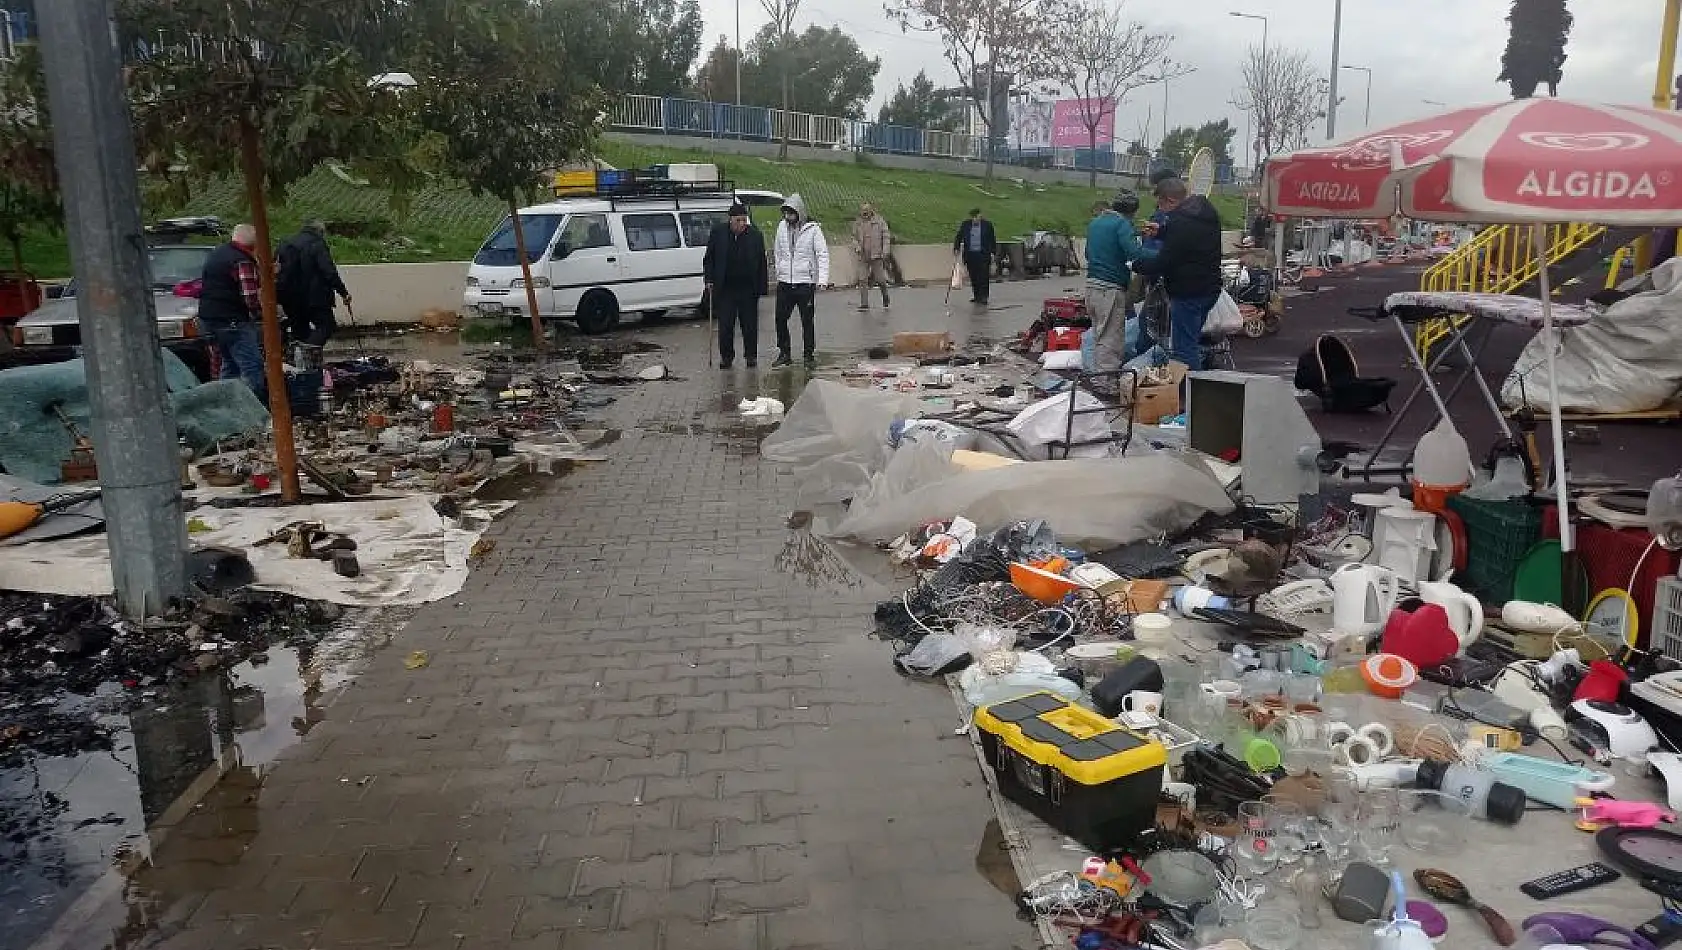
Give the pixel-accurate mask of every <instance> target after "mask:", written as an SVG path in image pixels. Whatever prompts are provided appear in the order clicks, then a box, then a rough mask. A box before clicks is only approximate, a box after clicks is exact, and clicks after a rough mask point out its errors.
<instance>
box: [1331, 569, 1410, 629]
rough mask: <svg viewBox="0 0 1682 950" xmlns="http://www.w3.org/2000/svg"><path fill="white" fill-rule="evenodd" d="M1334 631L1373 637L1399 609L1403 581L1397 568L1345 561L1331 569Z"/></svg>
mask: <svg viewBox="0 0 1682 950" xmlns="http://www.w3.org/2000/svg"><path fill="white" fill-rule="evenodd" d="M1331 583H1332V630H1333V631H1335V632H1337V633H1342V634H1358V635H1361V636H1371V635H1373V634H1375V633H1377V632H1378V631H1380V630H1382V629H1384V624H1385V621H1387V620H1389V619H1390V611H1392V610H1394V609H1395V608H1396V600H1397V598H1398V597H1399V596H1400V594H1401V583H1400V582H1399V581H1398V580H1397V578H1396V574H1395V572H1394V571H1391V570H1389V569H1388V568H1383V567H1378V566H1376V565H1373V564H1345V565H1343V566H1342V567H1340V568H1338V569H1337V570H1336V571H1333V572H1332V577H1331Z"/></svg>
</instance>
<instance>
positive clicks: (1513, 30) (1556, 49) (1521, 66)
mask: <svg viewBox="0 0 1682 950" xmlns="http://www.w3.org/2000/svg"><path fill="white" fill-rule="evenodd" d="M1571 22H1572V17H1571V12H1570V11H1569V10H1567V9H1566V8H1565V0H1513V6H1512V10H1511V11H1510V12H1509V13H1508V14H1507V23H1508V24H1509V26H1510V32H1509V33H1508V35H1507V50H1506V52H1504V53H1502V54H1501V75H1500V76H1497V77H1496V79H1495V81H1496V82H1504V83H1506V84H1507V85H1508V86H1509V87H1510V88H1511V89H1512V91H1513V98H1514V99H1528V98H1530V97H1531V96H1533V95H1535V94H1536V87H1537V86H1540V85H1541V84H1542V83H1547V84H1548V95H1550V96H1557V95H1559V81H1560V79H1561V78H1562V77H1563V75H1564V69H1565V40H1566V38H1567V37H1568V36H1570V35H1571Z"/></svg>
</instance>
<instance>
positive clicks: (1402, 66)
mask: <svg viewBox="0 0 1682 950" xmlns="http://www.w3.org/2000/svg"><path fill="white" fill-rule="evenodd" d="M1508 6H1509V4H1508V0H1344V4H1343V49H1342V61H1343V63H1345V64H1346V65H1355V66H1368V67H1371V68H1372V70H1373V78H1372V125H1373V126H1374V127H1380V126H1384V125H1389V124H1394V123H1396V122H1400V121H1403V120H1406V119H1409V118H1412V117H1414V116H1418V115H1422V114H1424V113H1427V112H1431V111H1434V110H1437V109H1438V107H1437V106H1433V105H1429V104H1427V103H1426V102H1425V101H1424V100H1428V99H1429V100H1436V101H1438V102H1445V103H1448V104H1450V105H1469V104H1473V103H1479V102H1490V101H1495V100H1498V99H1504V98H1506V97H1507V92H1506V87H1505V86H1502V85H1497V84H1496V83H1495V81H1494V80H1495V77H1496V75H1498V74H1499V73H1500V58H1501V50H1502V48H1503V47H1504V45H1505V43H1506V36H1507V24H1506V20H1505V17H1506V13H1507V8H1508ZM1570 6H1571V12H1572V13H1573V14H1574V15H1575V16H1576V20H1577V22H1576V26H1575V28H1574V29H1573V30H1572V33H1571V41H1570V44H1569V46H1567V48H1566V52H1567V54H1568V55H1569V57H1570V58H1569V60H1568V61H1567V62H1566V64H1565V81H1564V82H1563V83H1562V84H1561V87H1560V94H1561V95H1562V96H1567V97H1570V98H1574V99H1587V100H1595V101H1605V102H1627V103H1639V104H1642V105H1648V104H1650V103H1651V101H1652V90H1653V79H1654V72H1655V70H1656V69H1657V62H1658V51H1659V50H1658V47H1659V41H1658V34H1659V21H1660V19H1661V16H1662V13H1663V8H1664V2H1663V0H1572V2H1571V5H1570ZM1123 7H1124V9H1125V10H1127V12H1128V14H1129V15H1130V16H1131V17H1132V18H1133V19H1136V20H1139V21H1141V22H1143V23H1145V24H1146V25H1147V26H1149V27H1151V28H1152V29H1156V30H1165V31H1168V32H1171V33H1173V34H1174V36H1175V43H1174V54H1173V55H1174V58H1175V59H1176V60H1178V61H1181V62H1184V63H1186V64H1187V65H1189V66H1192V67H1194V68H1195V70H1196V71H1195V72H1193V73H1191V74H1190V75H1188V76H1185V77H1183V78H1180V79H1177V80H1174V82H1173V83H1171V84H1170V88H1169V90H1168V108H1167V115H1168V122H1169V124H1170V125H1193V124H1197V123H1199V122H1204V121H1208V120H1210V119H1218V118H1221V117H1223V116H1224V117H1227V118H1230V119H1231V120H1232V121H1233V123H1234V124H1235V125H1237V126H1238V128H1239V130H1240V133H1239V134H1240V137H1241V138H1242V137H1243V136H1244V135H1245V134H1246V133H1245V126H1244V117H1243V115H1242V114H1241V113H1240V112H1239V110H1237V109H1236V108H1234V107H1233V106H1232V105H1231V100H1232V98H1233V90H1234V88H1235V87H1236V86H1237V85H1238V83H1239V62H1240V60H1241V59H1242V58H1243V55H1244V51H1245V49H1246V47H1248V46H1249V45H1251V44H1257V43H1260V42H1261V34H1262V24H1261V23H1259V22H1257V21H1255V20H1244V19H1238V18H1235V17H1233V16H1231V15H1230V14H1231V11H1234V10H1237V11H1242V12H1245V13H1254V14H1258V15H1262V16H1266V17H1267V18H1268V24H1267V26H1268V43H1269V44H1271V45H1272V46H1274V47H1275V48H1282V47H1293V48H1297V49H1303V50H1307V51H1309V52H1310V53H1311V54H1312V56H1313V57H1314V60H1315V61H1316V62H1318V63H1321V64H1322V65H1321V66H1320V69H1321V70H1322V71H1326V70H1328V69H1329V68H1330V65H1331V44H1332V8H1333V0H1124V2H1123ZM701 10H702V13H703V15H704V16H705V17H706V21H707V32H706V39H705V42H704V44H703V50H704V49H708V48H711V46H712V44H713V43H714V42H715V41H716V40H717V38H718V36H719V35H720V34H726V35H729V36H730V37H731V39H732V41H734V35H735V28H736V19H735V18H736V10H737V3H736V0H701ZM740 10H741V25H742V35H743V36H744V37H748V36H751V35H752V34H753V32H754V31H755V30H757V29H758V28H759V27H760V25H761V24H763V23H764V22H765V20H766V17H765V14H764V11H763V10H762V9H761V8H760V5H759V0H741V3H740ZM814 23H815V24H818V25H820V26H825V27H829V26H838V27H840V28H841V29H843V30H845V31H847V32H848V33H851V34H852V35H853V38H854V39H856V40H857V41H858V43H859V45H860V46H863V47H864V48H865V50H866V51H867V52H869V53H870V54H872V55H875V56H879V57H881V59H882V71H881V73H880V74H879V75H878V76H877V79H876V97H875V100H874V101H873V102H872V103H871V106H870V110H869V111H870V113H871V114H872V115H874V114H875V111H876V107H877V105H878V104H880V103H881V102H882V100H883V99H884V98H886V96H887V95H889V94H891V93H892V92H893V90H894V88H895V86H896V85H898V84H899V83H901V82H905V81H907V80H909V79H910V77H912V76H914V75H916V73H917V71H918V70H919V69H926V70H928V73H929V76H930V77H931V78H933V79H934V80H935V82H936V83H937V84H940V85H952V84H955V83H956V81H957V76H956V74H955V73H954V72H953V70H952V67H951V66H950V65H949V64H948V63H947V62H946V61H945V57H944V55H943V54H942V50H941V46H940V43H939V41H938V39H936V38H935V37H933V36H930V35H926V34H920V33H911V34H908V35H902V34H901V33H900V31H899V29H898V27H896V26H894V25H893V24H892V23H890V22H889V21H888V20H887V18H886V16H885V15H884V14H883V12H882V7H881V4H880V2H879V0H805V3H803V4H802V5H801V9H800V17H799V19H798V21H797V25H798V26H799V27H800V28H802V29H804V27H805V26H806V25H807V24H814ZM1339 81H1340V83H1341V87H1340V89H1339V95H1340V97H1341V98H1342V99H1343V105H1342V106H1341V107H1340V109H1339V113H1338V118H1339V122H1338V138H1340V139H1341V138H1344V137H1346V136H1350V135H1354V134H1357V133H1358V132H1359V131H1360V130H1361V127H1362V122H1363V118H1364V116H1363V114H1362V113H1363V109H1364V106H1365V101H1364V95H1365V91H1366V90H1365V84H1366V76H1365V74H1364V73H1360V72H1353V71H1349V70H1345V71H1343V74H1342V76H1341V77H1340V80H1339ZM1147 117H1148V118H1149V121H1150V136H1149V138H1148V141H1149V142H1150V143H1151V144H1152V145H1155V144H1156V143H1157V142H1158V141H1159V140H1160V138H1161V134H1162V131H1161V130H1162V117H1163V102H1162V90H1161V87H1150V88H1147V89H1144V90H1141V91H1139V92H1137V93H1135V94H1134V98H1133V99H1132V100H1130V101H1128V102H1126V103H1123V105H1122V107H1121V110H1120V113H1119V115H1118V119H1117V122H1116V135H1117V137H1118V138H1122V139H1128V138H1132V137H1134V136H1135V135H1137V134H1138V131H1139V129H1140V128H1141V127H1142V126H1143V125H1144V123H1145V121H1146V119H1147ZM1323 134H1324V129H1322V130H1321V139H1317V140H1316V141H1317V142H1318V141H1320V140H1322V139H1323ZM1238 150H1239V151H1242V146H1239V148H1238Z"/></svg>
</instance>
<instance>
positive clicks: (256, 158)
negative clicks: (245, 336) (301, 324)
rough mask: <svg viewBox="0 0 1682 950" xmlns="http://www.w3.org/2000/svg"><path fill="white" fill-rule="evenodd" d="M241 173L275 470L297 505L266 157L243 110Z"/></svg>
mask: <svg viewBox="0 0 1682 950" xmlns="http://www.w3.org/2000/svg"><path fill="white" fill-rule="evenodd" d="M239 157H240V168H241V171H242V172H243V174H244V175H245V198H246V201H247V202H248V203H249V204H250V205H251V226H252V227H254V228H256V229H257V246H256V247H255V248H253V249H252V250H253V253H254V254H256V256H257V280H258V298H259V299H260V300H261V301H262V307H263V377H264V379H265V380H266V381H267V382H268V386H269V416H270V418H272V419H273V420H274V455H275V465H276V467H278V468H279V469H280V498H281V500H282V501H285V502H295V501H297V500H298V449H297V446H296V444H295V443H294V442H293V440H292V403H291V402H290V401H289V400H288V399H287V398H286V371H285V370H284V369H282V368H281V363H282V362H283V357H284V355H285V354H283V353H282V352H281V351H282V350H283V349H284V348H285V346H286V344H285V341H284V340H283V339H282V338H281V334H280V314H279V312H278V308H277V307H276V306H275V286H274V277H275V272H274V250H273V248H272V246H271V245H270V243H269V206H268V203H267V199H266V198H265V196H264V194H263V153H262V144H261V142H260V141H259V138H258V133H257V126H256V125H255V124H254V123H253V122H252V121H251V117H250V115H248V114H247V113H246V112H245V111H244V110H241V112H240V117H239Z"/></svg>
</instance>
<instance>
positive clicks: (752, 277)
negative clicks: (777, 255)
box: [701, 201, 769, 369]
mask: <svg viewBox="0 0 1682 950" xmlns="http://www.w3.org/2000/svg"><path fill="white" fill-rule="evenodd" d="M701 269H702V271H704V272H705V273H706V281H707V300H708V302H709V303H710V305H711V306H712V308H713V316H715V317H717V318H718V366H719V368H720V369H729V368H730V364H731V363H733V362H735V360H736V325H737V324H738V323H740V324H741V326H742V356H744V357H745V358H746V359H747V364H748V368H749V369H752V368H753V367H755V366H758V365H759V298H760V297H761V296H763V295H764V294H765V285H766V283H767V281H768V279H769V272H768V268H767V267H766V264H765V238H764V237H763V236H762V235H761V234H760V233H759V229H758V228H756V227H754V226H753V222H752V221H750V220H748V209H747V208H746V206H744V205H743V204H742V203H741V202H739V201H738V202H736V203H735V204H733V205H731V206H730V220H729V222H728V223H726V224H721V225H718V226H717V227H714V228H713V231H712V236H711V237H709V238H708V239H707V253H706V256H705V257H704V258H702V262H701Z"/></svg>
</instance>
